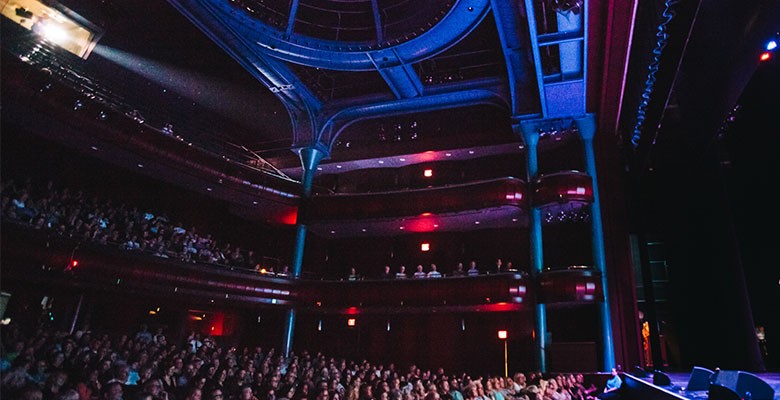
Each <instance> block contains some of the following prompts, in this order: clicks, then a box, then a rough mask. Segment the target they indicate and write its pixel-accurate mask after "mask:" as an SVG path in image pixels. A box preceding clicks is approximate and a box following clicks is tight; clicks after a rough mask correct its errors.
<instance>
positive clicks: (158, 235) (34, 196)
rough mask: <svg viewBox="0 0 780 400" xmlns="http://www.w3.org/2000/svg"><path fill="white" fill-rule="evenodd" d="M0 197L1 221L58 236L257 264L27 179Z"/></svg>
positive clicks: (167, 225) (176, 225) (154, 219)
mask: <svg viewBox="0 0 780 400" xmlns="http://www.w3.org/2000/svg"><path fill="white" fill-rule="evenodd" d="M1 194H2V217H3V218H6V219H8V220H13V221H17V222H21V223H24V224H29V225H31V226H33V227H34V228H35V229H45V230H50V231H52V232H55V233H57V234H59V235H62V236H68V237H73V238H80V239H83V240H89V241H92V242H96V243H102V244H105V245H111V246H115V247H119V248H122V249H125V250H130V251H144V252H147V253H150V254H154V255H155V256H158V257H163V258H175V259H179V260H181V261H184V262H200V263H209V264H217V265H223V266H229V267H234V268H244V269H256V267H257V265H258V263H259V261H260V260H259V258H258V256H257V255H256V254H255V252H254V251H253V250H245V249H243V248H242V247H241V246H237V245H233V244H231V243H229V242H226V243H219V242H218V241H217V240H216V239H215V238H213V237H212V235H211V234H208V233H200V232H199V231H198V230H197V229H196V228H195V227H190V228H185V226H186V225H184V224H183V223H182V222H179V221H172V220H171V219H170V218H169V217H167V216H166V215H164V214H160V213H157V212H151V211H142V210H139V209H138V207H133V206H128V205H125V204H122V203H116V202H112V201H111V200H107V199H101V198H98V197H97V196H92V195H89V194H87V193H85V192H84V191H83V190H73V189H70V188H67V187H65V188H60V187H57V186H56V185H55V184H54V182H52V181H49V182H48V183H47V184H46V185H44V186H43V187H39V186H36V185H35V184H34V183H33V182H32V180H31V179H27V180H25V181H24V182H23V183H22V184H17V182H15V181H14V180H8V181H5V182H3V183H2V193H1Z"/></svg>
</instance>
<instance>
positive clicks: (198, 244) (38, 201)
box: [0, 179, 517, 281]
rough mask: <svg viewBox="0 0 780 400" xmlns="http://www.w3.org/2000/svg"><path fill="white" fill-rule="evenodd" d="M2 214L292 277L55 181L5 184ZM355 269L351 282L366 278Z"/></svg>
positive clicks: (474, 272)
mask: <svg viewBox="0 0 780 400" xmlns="http://www.w3.org/2000/svg"><path fill="white" fill-rule="evenodd" d="M0 194H1V195H2V217H3V218H6V219H8V220H12V221H17V222H21V223H24V224H28V225H30V226H32V227H34V228H35V229H42V230H48V231H51V232H54V233H56V234H58V235H61V236H67V237H72V238H78V239H81V240H89V241H91V242H95V243H100V244H104V245H110V246H114V247H118V248H121V249H124V250H129V251H142V252H146V253H149V254H153V255H155V256H157V257H161V258H171V259H177V260H180V261H183V262H197V263H206V264H215V265H222V266H228V267H233V268H242V269H251V270H257V271H259V272H261V273H263V274H268V275H273V276H280V277H290V276H291V273H290V271H289V266H286V265H285V266H281V267H280V268H278V270H276V271H275V270H274V268H273V267H272V266H270V265H267V266H261V265H260V258H259V257H258V256H257V254H256V253H255V251H253V250H246V249H244V248H242V247H241V246H237V245H233V244H231V243H229V242H227V243H224V244H221V243H219V242H218V241H217V240H216V239H215V238H213V237H212V235H211V234H208V233H201V232H199V231H198V229H197V228H195V227H190V228H185V226H186V225H185V224H183V223H182V222H179V221H176V222H173V221H172V220H171V218H169V217H168V216H166V215H165V214H164V213H159V212H156V211H143V210H140V209H139V208H138V207H133V206H128V205H126V204H122V203H116V202H112V201H111V200H107V199H101V198H99V197H97V196H93V195H89V194H87V193H85V192H84V191H83V190H72V189H70V188H67V187H65V188H59V187H57V186H56V185H55V184H54V182H52V181H49V182H47V184H46V185H44V186H42V187H40V186H36V185H35V184H34V183H33V182H32V180H30V179H27V180H25V181H24V182H23V183H22V184H17V183H16V181H14V180H8V181H5V182H3V183H2V188H1V192H0ZM502 272H517V270H515V269H514V268H513V267H512V263H511V262H508V263H507V264H506V266H504V265H503V264H502V261H501V259H500V258H499V259H497V261H496V265H495V266H493V267H490V268H484V269H483V270H480V268H478V267H477V265H476V261H474V260H472V261H470V262H469V268H468V269H465V268H464V266H463V263H458V264H457V266H456V267H455V268H453V269H452V271H451V272H449V273H445V272H442V271H439V269H438V268H437V266H436V264H434V263H432V264H430V265H429V267H428V268H427V269H426V268H425V267H424V266H423V265H422V264H419V265H417V267H416V270H415V271H413V272H411V273H408V272H407V271H406V267H405V266H403V265H401V266H399V267H398V271H397V272H395V273H392V272H391V271H390V266H385V272H384V273H383V274H382V275H381V276H379V277H378V278H379V279H407V278H411V279H422V278H441V277H458V276H479V275H484V274H492V273H502ZM364 277H365V276H364V275H361V274H358V272H357V271H356V270H355V268H354V267H353V268H352V269H351V272H350V273H349V275H348V276H347V280H350V281H354V280H362V279H364Z"/></svg>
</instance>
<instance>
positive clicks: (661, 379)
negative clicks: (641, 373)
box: [653, 370, 672, 386]
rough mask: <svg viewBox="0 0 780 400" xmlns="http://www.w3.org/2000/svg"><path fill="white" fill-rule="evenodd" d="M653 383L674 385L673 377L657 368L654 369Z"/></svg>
mask: <svg viewBox="0 0 780 400" xmlns="http://www.w3.org/2000/svg"><path fill="white" fill-rule="evenodd" d="M653 385H656V386H672V379H671V378H669V375H666V374H665V373H663V372H661V371H658V370H656V371H653Z"/></svg>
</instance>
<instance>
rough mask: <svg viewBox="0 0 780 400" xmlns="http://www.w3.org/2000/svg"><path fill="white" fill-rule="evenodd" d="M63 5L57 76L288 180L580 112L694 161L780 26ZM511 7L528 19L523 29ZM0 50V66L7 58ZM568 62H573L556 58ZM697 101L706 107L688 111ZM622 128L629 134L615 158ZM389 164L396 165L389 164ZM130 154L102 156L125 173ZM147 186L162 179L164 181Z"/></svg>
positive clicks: (738, 19) (300, 4)
mask: <svg viewBox="0 0 780 400" xmlns="http://www.w3.org/2000/svg"><path fill="white" fill-rule="evenodd" d="M63 4H64V5H65V6H67V7H69V8H70V9H72V10H73V11H75V12H76V13H78V14H80V15H82V16H84V17H85V18H87V19H89V20H91V21H93V22H94V23H96V24H97V25H99V26H100V27H101V28H102V29H103V30H104V31H105V32H104V35H103V36H102V38H101V39H100V41H99V43H98V45H97V46H96V48H95V50H94V51H93V52H92V54H91V55H90V56H89V58H88V59H86V60H83V61H81V60H77V61H71V62H68V63H66V69H68V73H69V74H70V79H71V80H73V81H77V82H78V84H80V85H82V86H84V87H91V88H92V89H94V90H96V91H100V93H102V94H105V97H106V98H111V99H112V101H114V102H115V103H116V104H121V105H123V106H124V107H125V108H129V109H133V110H138V112H139V113H140V114H141V115H142V116H143V118H144V120H145V122H146V123H147V124H149V125H151V126H153V127H155V128H158V129H162V127H164V126H165V125H166V124H171V125H172V127H173V130H174V132H175V134H176V135H177V136H180V137H181V138H182V140H184V141H186V142H189V143H192V144H194V145H195V146H198V147H201V148H204V149H207V150H208V151H209V152H212V153H213V154H215V155H217V156H218V157H219V156H221V157H223V158H226V159H230V160H233V161H235V162H238V163H244V164H252V163H256V162H257V160H258V159H260V160H263V161H262V162H263V163H264V165H265V164H266V163H267V164H268V165H270V166H272V168H273V169H277V170H278V171H279V172H280V173H283V174H285V175H287V176H289V177H291V178H292V179H300V176H301V168H300V161H299V159H298V155H297V153H296V151H295V150H296V149H298V148H301V147H305V146H309V145H314V144H317V145H321V146H323V147H324V148H326V149H327V150H328V151H329V154H328V157H327V158H326V159H325V160H324V161H323V164H322V169H323V173H345V172H347V171H350V170H354V169H362V168H367V167H369V166H370V165H375V163H376V162H377V160H382V161H384V160H387V161H388V162H389V163H388V164H387V165H385V167H386V168H390V167H400V166H404V165H408V164H410V163H414V162H417V161H418V160H425V161H429V162H430V161H436V160H442V161H443V160H446V161H448V162H452V161H457V160H469V159H472V158H474V157H483V156H494V155H500V154H518V155H519V154H522V152H523V151H524V143H523V140H522V138H521V136H520V135H518V134H517V133H515V132H513V129H512V125H513V123H515V122H517V121H518V120H523V119H533V118H549V119H561V118H563V119H565V118H570V117H577V116H580V115H581V114H583V113H584V112H588V113H595V114H596V115H597V118H598V119H599V122H600V124H601V128H600V130H599V135H601V137H602V138H603V139H605V140H608V141H614V142H616V143H618V146H622V148H623V150H624V151H625V158H626V160H625V162H626V163H629V164H630V163H632V162H636V161H637V159H639V164H642V163H643V162H644V161H645V158H646V157H654V158H655V159H656V160H657V159H663V157H664V156H663V154H661V153H660V152H659V151H658V150H657V148H656V147H655V145H656V142H657V140H654V139H647V138H653V137H657V135H659V132H658V131H656V130H654V129H652V127H655V126H658V125H661V126H663V125H664V124H663V123H662V122H664V121H665V123H668V124H671V122H670V121H672V118H677V119H678V121H680V120H684V121H690V120H692V119H694V118H698V119H699V120H700V121H701V123H702V125H701V126H703V127H704V129H702V130H701V132H699V133H697V135H700V137H699V138H692V139H691V140H692V141H693V142H695V143H692V144H691V146H693V147H694V148H698V149H702V148H704V147H705V146H706V143H707V138H709V137H711V136H712V135H714V134H715V132H716V131H717V127H718V125H719V124H720V122H721V121H723V119H724V118H726V117H727V115H728V112H729V110H730V108H731V107H732V106H733V104H734V103H735V102H736V99H737V97H738V95H739V93H740V92H741V90H742V87H744V85H745V84H746V82H747V79H748V78H749V76H750V75H751V73H752V70H754V69H755V67H756V61H755V60H756V58H755V56H756V54H757V52H760V46H761V45H762V44H763V41H764V39H765V38H766V37H769V36H771V34H772V33H773V32H775V31H776V30H777V26H773V23H776V21H778V20H779V19H778V18H777V17H778V15H780V13H778V6H777V2H772V1H768V0H766V1H759V2H753V3H751V5H750V6H747V5H744V4H742V3H741V2H739V1H736V0H730V1H725V2H719V1H712V0H702V1H680V2H672V1H667V2H663V1H642V2H637V3H636V4H635V3H632V2H622V1H610V0H604V1H590V2H588V4H587V23H585V24H581V25H580V27H575V28H571V27H570V29H573V30H571V31H560V32H559V30H560V29H562V28H561V27H562V26H565V23H564V25H561V24H562V23H561V22H560V21H556V18H555V15H556V14H555V11H556V10H561V11H565V12H568V13H569V14H568V15H581V13H582V12H583V11H584V10H583V5H582V3H581V2H577V1H562V0H552V1H536V0H529V1H527V2H525V3H523V2H520V4H516V3H509V2H506V3H505V2H497V1H492V2H491V1H487V0H481V1H479V0H461V1H455V0H437V1H427V2H419V1H411V0H373V1H369V0H355V1H335V0H334V1H310V0H265V1H258V0H224V1H211V2H208V1H204V0H189V1H188V0H170V1H169V2H164V3H161V2H155V1H150V0H140V1H108V0H105V1H71V0H67V1H63ZM527 5H533V8H534V15H535V17H534V18H531V19H530V20H529V19H528V15H529V11H530V10H527V9H526V6H527ZM635 5H636V7H637V8H636V12H635V13H634V8H633V7H634V6H635ZM665 6H670V7H671V8H672V9H674V10H675V13H674V14H675V16H674V18H672V19H671V22H670V23H669V24H668V29H669V30H668V32H669V38H668V45H667V46H666V48H665V49H664V52H665V53H664V57H663V58H662V59H661V60H660V62H659V72H658V74H657V75H656V78H657V79H656V81H655V85H656V86H655V88H654V91H653V102H651V103H650V105H649V106H648V108H647V109H646V110H640V108H641V96H642V94H643V93H644V92H645V91H646V90H647V78H648V66H649V65H651V64H652V63H653V58H652V57H653V51H652V50H653V48H654V46H655V47H657V45H658V43H657V39H658V36H657V32H658V31H659V24H662V23H663V21H664V18H663V11H664V7H665ZM727 16H728V18H727ZM773 17H774V18H773ZM7 23H8V22H7V21H6V20H4V21H3V24H4V25H7ZM575 25H576V24H575ZM533 28H536V34H534V33H533V31H532V29H533ZM632 28H633V29H634V31H633V36H632V35H631V33H632V32H631V29H632ZM578 35H579V36H578ZM8 41H9V40H8V39H7V38H6V39H5V40H4V43H3V47H4V49H5V50H6V51H4V53H3V57H8V56H9V52H8V51H9V50H10V52H11V53H13V51H14V48H13V47H14V46H13V43H8ZM578 43H579V44H581V47H580V48H579V49H580V50H579V51H583V50H584V51H585V53H584V54H583V53H582V52H580V53H577V51H578V50H576V44H578ZM570 44H575V46H574V48H575V50H572V48H571V46H569V47H566V45H570ZM17 50H18V49H17ZM572 51H574V54H579V55H578V56H574V57H573V58H572V57H571V54H570V53H571V52H572ZM585 57H586V58H585ZM583 60H584V61H585V63H584V66H583V65H582V64H583V63H582V61H583ZM626 60H628V61H629V63H628V65H625V61H626ZM578 62H579V63H580V65H579V66H577V63H578ZM74 77H77V78H74ZM4 79H5V78H4ZM624 82H625V83H624ZM700 93H708V95H707V96H702V97H701V98H697V97H699V96H700ZM545 95H546V96H547V97H546V98H545V97H544V96H545ZM677 100H679V101H680V103H678V102H677ZM679 104H682V105H683V108H685V109H684V110H680V109H679V108H677V107H678V106H679ZM670 110H672V111H670ZM674 110H677V112H675V111H674ZM640 113H641V114H642V115H643V116H646V123H645V124H644V128H643V129H644V132H643V133H644V135H645V136H644V139H643V140H641V141H639V142H640V144H641V145H642V146H640V148H638V149H632V148H631V145H630V144H629V143H630V141H631V139H632V133H633V130H634V128H635V127H636V125H637V119H638V115H639V114H640ZM694 115H696V116H694ZM4 118H5V117H4ZM5 122H6V121H4V123H5ZM662 133H663V132H661V134H662ZM86 143H87V142H86V141H85V145H86ZM653 149H655V150H653ZM640 150H641V151H640ZM84 151H88V150H87V149H84ZM431 155H433V156H431ZM399 156H404V159H405V160H406V159H408V161H404V162H401V163H399V161H398V160H399ZM131 157H132V156H128V157H121V158H119V159H122V160H125V159H127V160H126V162H125V163H126V164H127V165H128V166H134V165H136V162H135V160H131V159H130V158H131ZM431 157H434V159H433V160H431ZM107 158H109V159H110V158H112V157H111V156H108V157H107ZM391 160H394V161H392V162H391ZM147 161H148V160H147ZM654 162H657V161H654ZM337 163H338V164H339V165H340V166H342V168H340V170H339V171H337V170H336V169H335V168H334V166H335V165H336V164H337ZM252 165H256V164H252ZM155 173H156V177H157V178H159V179H162V180H167V181H170V182H177V181H179V180H180V179H179V177H178V175H177V174H179V172H177V171H176V170H175V169H170V168H167V169H166V168H160V169H159V170H156V171H155ZM523 178H524V177H523ZM204 187H205V186H204ZM189 188H190V189H193V188H195V185H191V186H190V187H189Z"/></svg>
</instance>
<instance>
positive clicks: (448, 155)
mask: <svg viewBox="0 0 780 400" xmlns="http://www.w3.org/2000/svg"><path fill="white" fill-rule="evenodd" d="M444 155H445V156H447V157H452V153H444Z"/></svg>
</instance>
